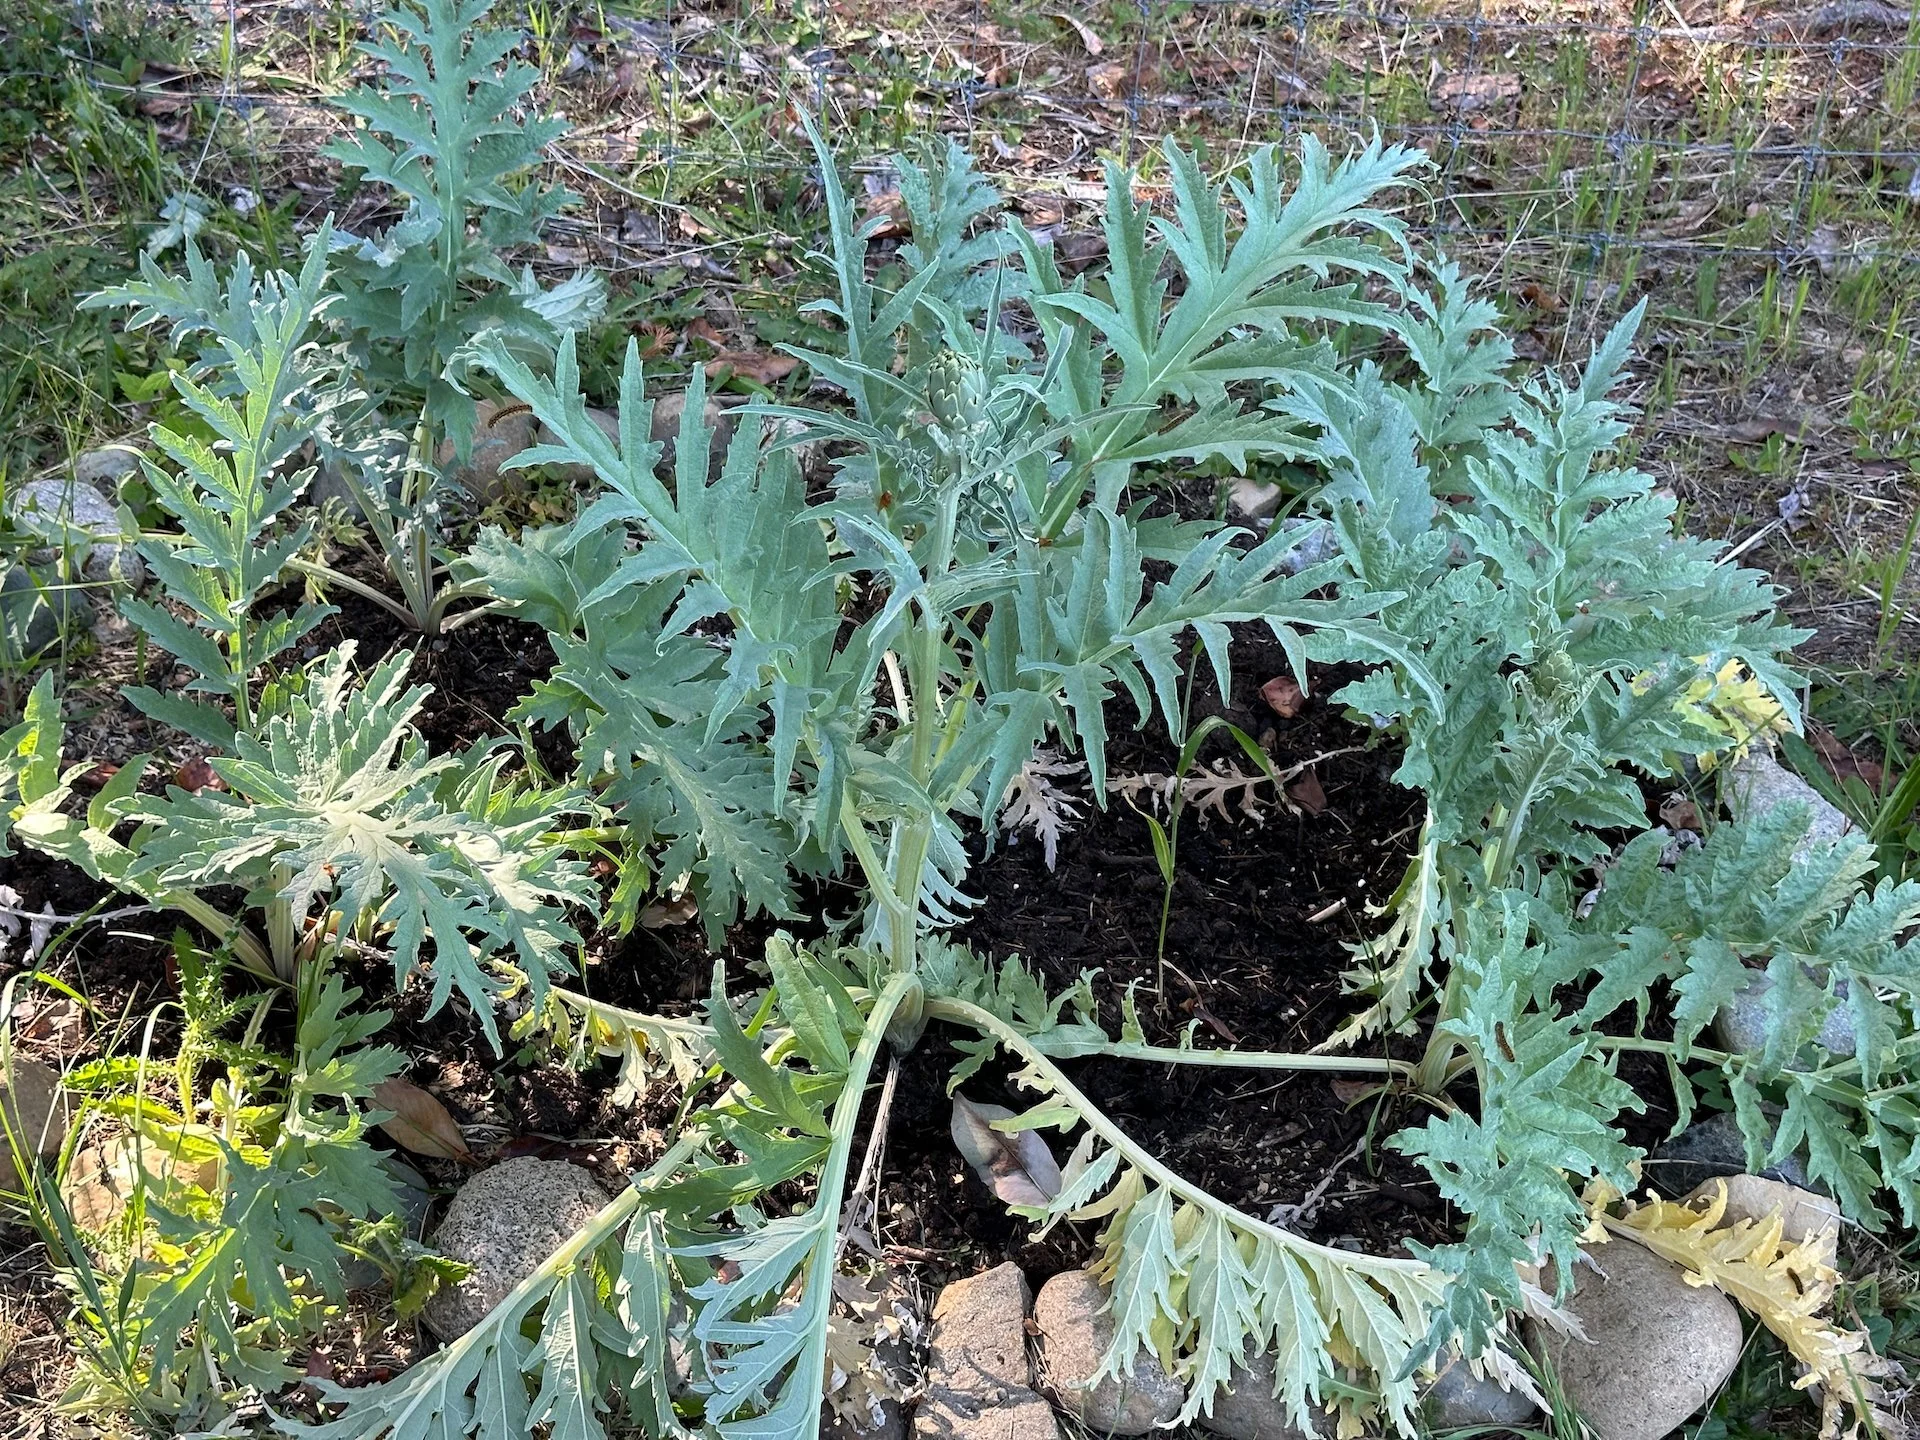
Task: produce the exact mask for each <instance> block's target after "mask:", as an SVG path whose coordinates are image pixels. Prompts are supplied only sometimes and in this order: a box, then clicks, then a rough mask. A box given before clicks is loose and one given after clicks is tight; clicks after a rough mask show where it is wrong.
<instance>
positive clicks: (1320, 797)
mask: <svg viewBox="0 0 1920 1440" xmlns="http://www.w3.org/2000/svg"><path fill="white" fill-rule="evenodd" d="M1287 796H1288V798H1289V799H1291V800H1292V801H1293V802H1294V804H1296V805H1298V806H1299V807H1300V808H1301V809H1302V810H1304V811H1306V812H1307V813H1308V814H1309V815H1319V814H1321V813H1323V812H1324V811H1325V810H1326V808H1327V792H1326V791H1325V790H1323V789H1321V788H1320V779H1319V777H1318V776H1317V775H1315V774H1314V773H1313V771H1311V770H1309V771H1307V772H1306V774H1304V775H1302V776H1301V777H1300V778H1299V779H1298V780H1296V781H1294V782H1293V784H1291V785H1289V786H1288V787H1287Z"/></svg>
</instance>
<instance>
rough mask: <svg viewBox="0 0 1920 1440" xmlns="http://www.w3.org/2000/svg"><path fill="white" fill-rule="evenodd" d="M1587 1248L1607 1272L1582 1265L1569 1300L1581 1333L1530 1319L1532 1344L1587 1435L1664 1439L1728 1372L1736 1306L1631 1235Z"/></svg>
mask: <svg viewBox="0 0 1920 1440" xmlns="http://www.w3.org/2000/svg"><path fill="white" fill-rule="evenodd" d="M1590 1253H1591V1255H1592V1258H1593V1260H1594V1262H1595V1264H1597V1265H1599V1266H1601V1267H1602V1268H1603V1269H1604V1272H1605V1273H1604V1274H1603V1273H1601V1271H1600V1270H1595V1269H1593V1268H1591V1267H1589V1266H1586V1265H1582V1266H1581V1267H1580V1269H1579V1272H1578V1274H1577V1275H1576V1277H1575V1283H1574V1292H1573V1295H1572V1297H1571V1298H1570V1299H1569V1300H1568V1301H1567V1309H1568V1310H1570V1311H1571V1312H1572V1313H1573V1315H1574V1317H1575V1318H1576V1319H1578V1320H1579V1322H1580V1324H1581V1327H1582V1328H1583V1329H1584V1330H1585V1332H1586V1336H1587V1339H1586V1340H1585V1341H1582V1340H1579V1339H1576V1338H1575V1337H1573V1336H1571V1335H1564V1334H1561V1333H1560V1332H1559V1331H1557V1330H1554V1329H1552V1328H1551V1327H1548V1326H1544V1325H1539V1324H1535V1323H1532V1322H1529V1324H1528V1330H1529V1333H1530V1337H1531V1342H1532V1344H1533V1346H1534V1348H1535V1350H1536V1352H1537V1353H1539V1354H1540V1355H1542V1357H1543V1358H1544V1359H1545V1360H1546V1361H1547V1362H1548V1363H1549V1364H1551V1365H1552V1366H1553V1369H1554V1373H1555V1374H1556V1375H1557V1376H1558V1378H1559V1381H1560V1385H1561V1387H1562V1389H1563V1390H1564V1391H1565V1393H1566V1396H1567V1399H1568V1400H1570V1401H1572V1402H1573V1405H1574V1407H1575V1408H1576V1409H1578V1410H1579V1412H1580V1415H1581V1417H1582V1418H1583V1419H1584V1420H1585V1421H1586V1422H1587V1425H1588V1427H1589V1428H1590V1429H1591V1430H1592V1432H1593V1435H1594V1440H1664V1437H1665V1436H1667V1435H1668V1434H1670V1433H1671V1432H1672V1431H1673V1430H1674V1429H1675V1428H1676V1427H1678V1426H1679V1425H1681V1424H1682V1423H1684V1422H1685V1421H1686V1419H1687V1418H1688V1417H1689V1416H1690V1415H1692V1414H1693V1413H1694V1412H1695V1411H1696V1410H1698V1409H1699V1408H1700V1407H1701V1406H1702V1405H1704V1404H1706V1403H1707V1401H1708V1400H1709V1399H1711V1398H1712V1397H1713V1395H1714V1394H1715V1392H1717V1391H1718V1390H1719V1389H1720V1387H1721V1386H1722V1385H1724V1384H1725V1383H1726V1381H1727V1377H1728V1376H1729V1375H1731V1374H1733V1367H1734V1366H1735V1365H1736V1364H1738V1363H1739V1360H1740V1349H1741V1345H1742V1343H1743V1338H1744V1337H1743V1335H1742V1332H1741V1329H1740V1312H1739V1310H1738V1309H1737V1308H1736V1307H1735V1306H1734V1303H1733V1302H1732V1301H1731V1300H1729V1299H1727V1297H1726V1296H1724V1295H1722V1294H1721V1293H1720V1292H1719V1291H1718V1290H1716V1289H1714V1288H1713V1287H1712V1286H1711V1285H1699V1286H1696V1285H1689V1284H1688V1283H1687V1281H1686V1276H1685V1272H1684V1271H1682V1270H1681V1269H1680V1267H1679V1266H1677V1265H1673V1264H1670V1263H1669V1262H1667V1261H1665V1260H1662V1259H1661V1258H1660V1257H1659V1256H1658V1255H1655V1254H1654V1253H1653V1252H1652V1251H1651V1250H1648V1249H1646V1248H1644V1247H1643V1246H1641V1245H1638V1244H1636V1243H1634V1242H1633V1241H1631V1240H1624V1239H1623V1240H1615V1241H1612V1242H1611V1243H1609V1244H1605V1245H1596V1246H1594V1247H1593V1248H1592V1251H1591V1252H1590ZM1545 1283H1546V1287H1547V1288H1548V1289H1552V1285H1553V1282H1552V1279H1551V1277H1549V1278H1548V1279H1547V1281H1546V1282H1545Z"/></svg>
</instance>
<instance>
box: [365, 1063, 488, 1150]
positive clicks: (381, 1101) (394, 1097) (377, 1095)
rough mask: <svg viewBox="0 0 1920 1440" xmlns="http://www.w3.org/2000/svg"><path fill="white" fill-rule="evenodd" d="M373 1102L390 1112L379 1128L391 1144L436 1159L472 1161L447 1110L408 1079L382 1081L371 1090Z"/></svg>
mask: <svg viewBox="0 0 1920 1440" xmlns="http://www.w3.org/2000/svg"><path fill="white" fill-rule="evenodd" d="M373 1100H374V1103H375V1104H376V1105H378V1106H379V1107H380V1108H381V1109H382V1110H391V1111H392V1112H393V1113H392V1114H391V1115H389V1116H388V1117H387V1118H386V1119H385V1120H382V1121H381V1122H380V1128H381V1129H382V1130H384V1131H386V1132H387V1138H388V1139H390V1140H392V1141H393V1143H394V1144H396V1145H399V1146H401V1147H402V1148H403V1149H407V1150H411V1151H413V1153H414V1154H416V1155H431V1156H434V1157H435V1158H436V1159H440V1160H471V1159H473V1152H472V1151H470V1150H469V1149H467V1137H466V1136H464V1135H462V1134H461V1133H460V1127H459V1125H457V1124H456V1123H455V1122H454V1118H453V1116H452V1115H450V1114H449V1113H448V1112H447V1107H446V1106H444V1105H442V1104H441V1103H440V1102H439V1101H438V1100H436V1099H435V1098H434V1097H433V1096H432V1095H430V1094H429V1093H428V1092H427V1091H425V1090H422V1089H421V1088H420V1087H419V1086H418V1085H416V1084H414V1083H413V1082H412V1081H411V1080H402V1079H401V1078H400V1077H399V1076H397V1075H396V1076H395V1077H394V1078H393V1079H391V1080H382V1081H381V1082H380V1083H379V1084H378V1085H376V1086H374V1087H373Z"/></svg>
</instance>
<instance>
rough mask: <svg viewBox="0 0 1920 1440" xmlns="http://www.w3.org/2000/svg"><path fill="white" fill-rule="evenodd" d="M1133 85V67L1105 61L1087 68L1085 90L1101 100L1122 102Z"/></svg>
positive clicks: (1114, 61)
mask: <svg viewBox="0 0 1920 1440" xmlns="http://www.w3.org/2000/svg"><path fill="white" fill-rule="evenodd" d="M1132 83H1133V67H1132V66H1131V65H1127V64H1125V63H1123V62H1121V61H1119V60H1107V61H1104V62H1102V63H1101V64H1099V65H1089V66H1088V67H1087V89H1088V90H1089V91H1091V92H1092V93H1093V94H1094V95H1095V96H1097V97H1098V98H1099V99H1102V100H1124V99H1126V97H1127V91H1128V90H1129V89H1130V88H1131V86H1132Z"/></svg>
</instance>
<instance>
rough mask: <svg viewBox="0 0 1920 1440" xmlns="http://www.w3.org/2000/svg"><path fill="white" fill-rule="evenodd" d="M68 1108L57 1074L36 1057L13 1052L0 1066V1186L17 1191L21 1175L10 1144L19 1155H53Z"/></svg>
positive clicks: (63, 1135)
mask: <svg viewBox="0 0 1920 1440" xmlns="http://www.w3.org/2000/svg"><path fill="white" fill-rule="evenodd" d="M72 1119H73V1115H72V1109H71V1106H70V1105H69V1103H68V1101H67V1092H66V1091H65V1090H64V1089H63V1088H62V1087H61V1084H60V1076H59V1073H58V1072H57V1071H55V1070H54V1069H53V1068H52V1067H51V1066H48V1065H42V1064H41V1063H40V1062H39V1061H38V1060H28V1059H26V1058H25V1057H24V1056H15V1057H14V1058H13V1059H12V1060H11V1061H10V1062H9V1063H8V1064H7V1065H6V1066H4V1067H0V1120H3V1121H4V1122H5V1133H0V1190H7V1191H12V1192H14V1193H16V1194H17V1193H18V1192H19V1190H20V1187H21V1183H22V1179H23V1177H22V1176H21V1174H20V1171H19V1169H18V1167H16V1166H15V1165H14V1163H13V1152H14V1147H15V1146H16V1145H17V1146H19V1148H20V1153H21V1154H22V1155H23V1156H33V1155H57V1154H58V1153H59V1152H60V1147H61V1146H62V1145H64V1144H65V1143H66V1139H67V1126H68V1125H69V1124H70V1123H72Z"/></svg>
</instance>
